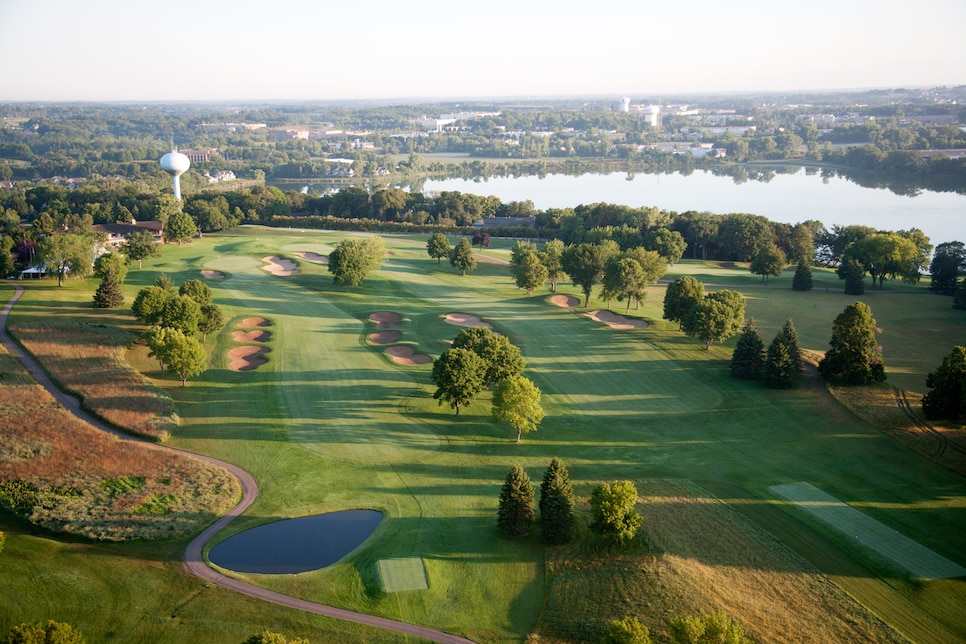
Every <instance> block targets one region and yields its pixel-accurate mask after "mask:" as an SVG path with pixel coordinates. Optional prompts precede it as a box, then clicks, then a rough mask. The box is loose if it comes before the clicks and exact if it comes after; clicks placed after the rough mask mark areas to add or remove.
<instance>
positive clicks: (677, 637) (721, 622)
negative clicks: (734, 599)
mask: <svg viewBox="0 0 966 644" xmlns="http://www.w3.org/2000/svg"><path fill="white" fill-rule="evenodd" d="M668 630H669V631H671V641H672V642H674V644H711V643H712V642H713V643H715V644H752V641H751V640H750V639H749V638H747V637H745V630H744V629H743V628H742V627H741V624H739V623H738V622H736V621H735V620H733V619H731V618H730V617H728V616H727V615H726V614H725V613H724V612H723V611H718V612H717V613H713V614H711V615H705V616H704V617H692V616H690V615H679V616H677V617H675V618H674V619H672V620H671V623H670V624H669V625H668Z"/></svg>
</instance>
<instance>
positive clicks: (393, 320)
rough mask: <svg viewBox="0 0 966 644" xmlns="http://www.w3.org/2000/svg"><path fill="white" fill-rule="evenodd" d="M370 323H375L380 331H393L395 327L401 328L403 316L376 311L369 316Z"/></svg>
mask: <svg viewBox="0 0 966 644" xmlns="http://www.w3.org/2000/svg"><path fill="white" fill-rule="evenodd" d="M369 321H370V322H375V323H376V326H377V327H379V328H380V329H391V328H393V327H394V326H399V323H400V322H402V316H401V315H399V314H398V313H391V312H389V311H376V312H375V313H373V314H372V315H370V316H369Z"/></svg>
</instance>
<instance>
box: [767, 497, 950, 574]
mask: <svg viewBox="0 0 966 644" xmlns="http://www.w3.org/2000/svg"><path fill="white" fill-rule="evenodd" d="M768 489H769V490H771V491H772V492H774V493H775V494H777V495H779V496H781V497H783V498H785V499H787V500H788V501H790V502H791V503H792V504H794V505H795V506H796V507H799V508H801V509H802V510H805V511H806V512H808V513H809V514H811V515H813V516H814V517H816V518H818V519H819V520H820V521H822V522H824V523H825V524H826V525H829V526H831V527H833V528H835V529H836V530H838V531H839V532H841V533H842V534H844V535H846V536H848V537H849V538H851V539H853V540H854V541H855V542H856V543H858V544H860V545H862V546H864V547H866V548H868V549H870V550H872V551H874V552H877V553H878V554H880V555H882V556H883V557H886V558H887V559H890V560H891V561H893V562H895V563H897V564H899V566H901V567H902V568H905V569H906V570H908V571H909V572H911V573H912V574H913V575H914V576H916V577H918V578H919V579H924V580H929V579H948V578H951V577H961V576H963V575H966V568H963V567H962V566H960V565H959V564H957V563H956V562H954V561H950V560H949V559H946V558H945V557H943V556H942V555H939V554H937V553H935V552H933V551H932V550H930V549H929V548H927V547H925V546H923V545H922V544H920V543H919V542H918V541H914V540H912V539H910V538H909V537H907V536H905V535H903V534H900V533H899V532H897V531H895V530H893V529H892V528H890V527H889V526H887V525H886V524H884V523H881V522H879V521H877V520H876V519H873V518H872V517H870V516H869V515H867V514H865V513H864V512H861V511H860V510H857V509H855V508H853V507H852V506H851V505H848V504H846V503H843V502H842V501H839V500H838V499H837V498H835V497H834V496H832V495H830V494H827V493H825V492H823V491H822V490H820V489H818V488H817V487H815V486H814V485H812V484H810V483H786V484H784V485H773V486H771V487H770V488H768Z"/></svg>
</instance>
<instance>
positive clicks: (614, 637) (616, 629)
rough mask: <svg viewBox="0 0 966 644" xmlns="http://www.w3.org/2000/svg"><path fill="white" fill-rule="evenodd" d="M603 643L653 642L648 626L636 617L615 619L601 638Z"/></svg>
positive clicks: (632, 643)
mask: <svg viewBox="0 0 966 644" xmlns="http://www.w3.org/2000/svg"><path fill="white" fill-rule="evenodd" d="M600 643H601V644H651V633H650V631H648V630H647V626H644V624H641V623H640V622H639V621H637V619H636V618H634V617H625V618H624V619H615V620H614V621H613V622H611V623H610V626H608V627H607V630H606V631H604V636H603V637H602V638H600Z"/></svg>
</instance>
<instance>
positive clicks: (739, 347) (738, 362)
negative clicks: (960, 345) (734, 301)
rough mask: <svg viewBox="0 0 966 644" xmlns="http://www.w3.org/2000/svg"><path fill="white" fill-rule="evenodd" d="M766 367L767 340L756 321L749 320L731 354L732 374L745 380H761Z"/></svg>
mask: <svg viewBox="0 0 966 644" xmlns="http://www.w3.org/2000/svg"><path fill="white" fill-rule="evenodd" d="M764 368H765V341H764V340H763V339H762V337H761V331H760V330H759V329H758V327H757V326H755V321H754V320H753V319H752V320H748V322H747V323H746V324H745V327H744V329H742V331H741V335H739V336H738V343H737V344H736V345H735V350H734V353H732V354H731V375H732V376H734V377H735V378H741V379H743V380H759V379H761V377H762V370H763V369H764Z"/></svg>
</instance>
